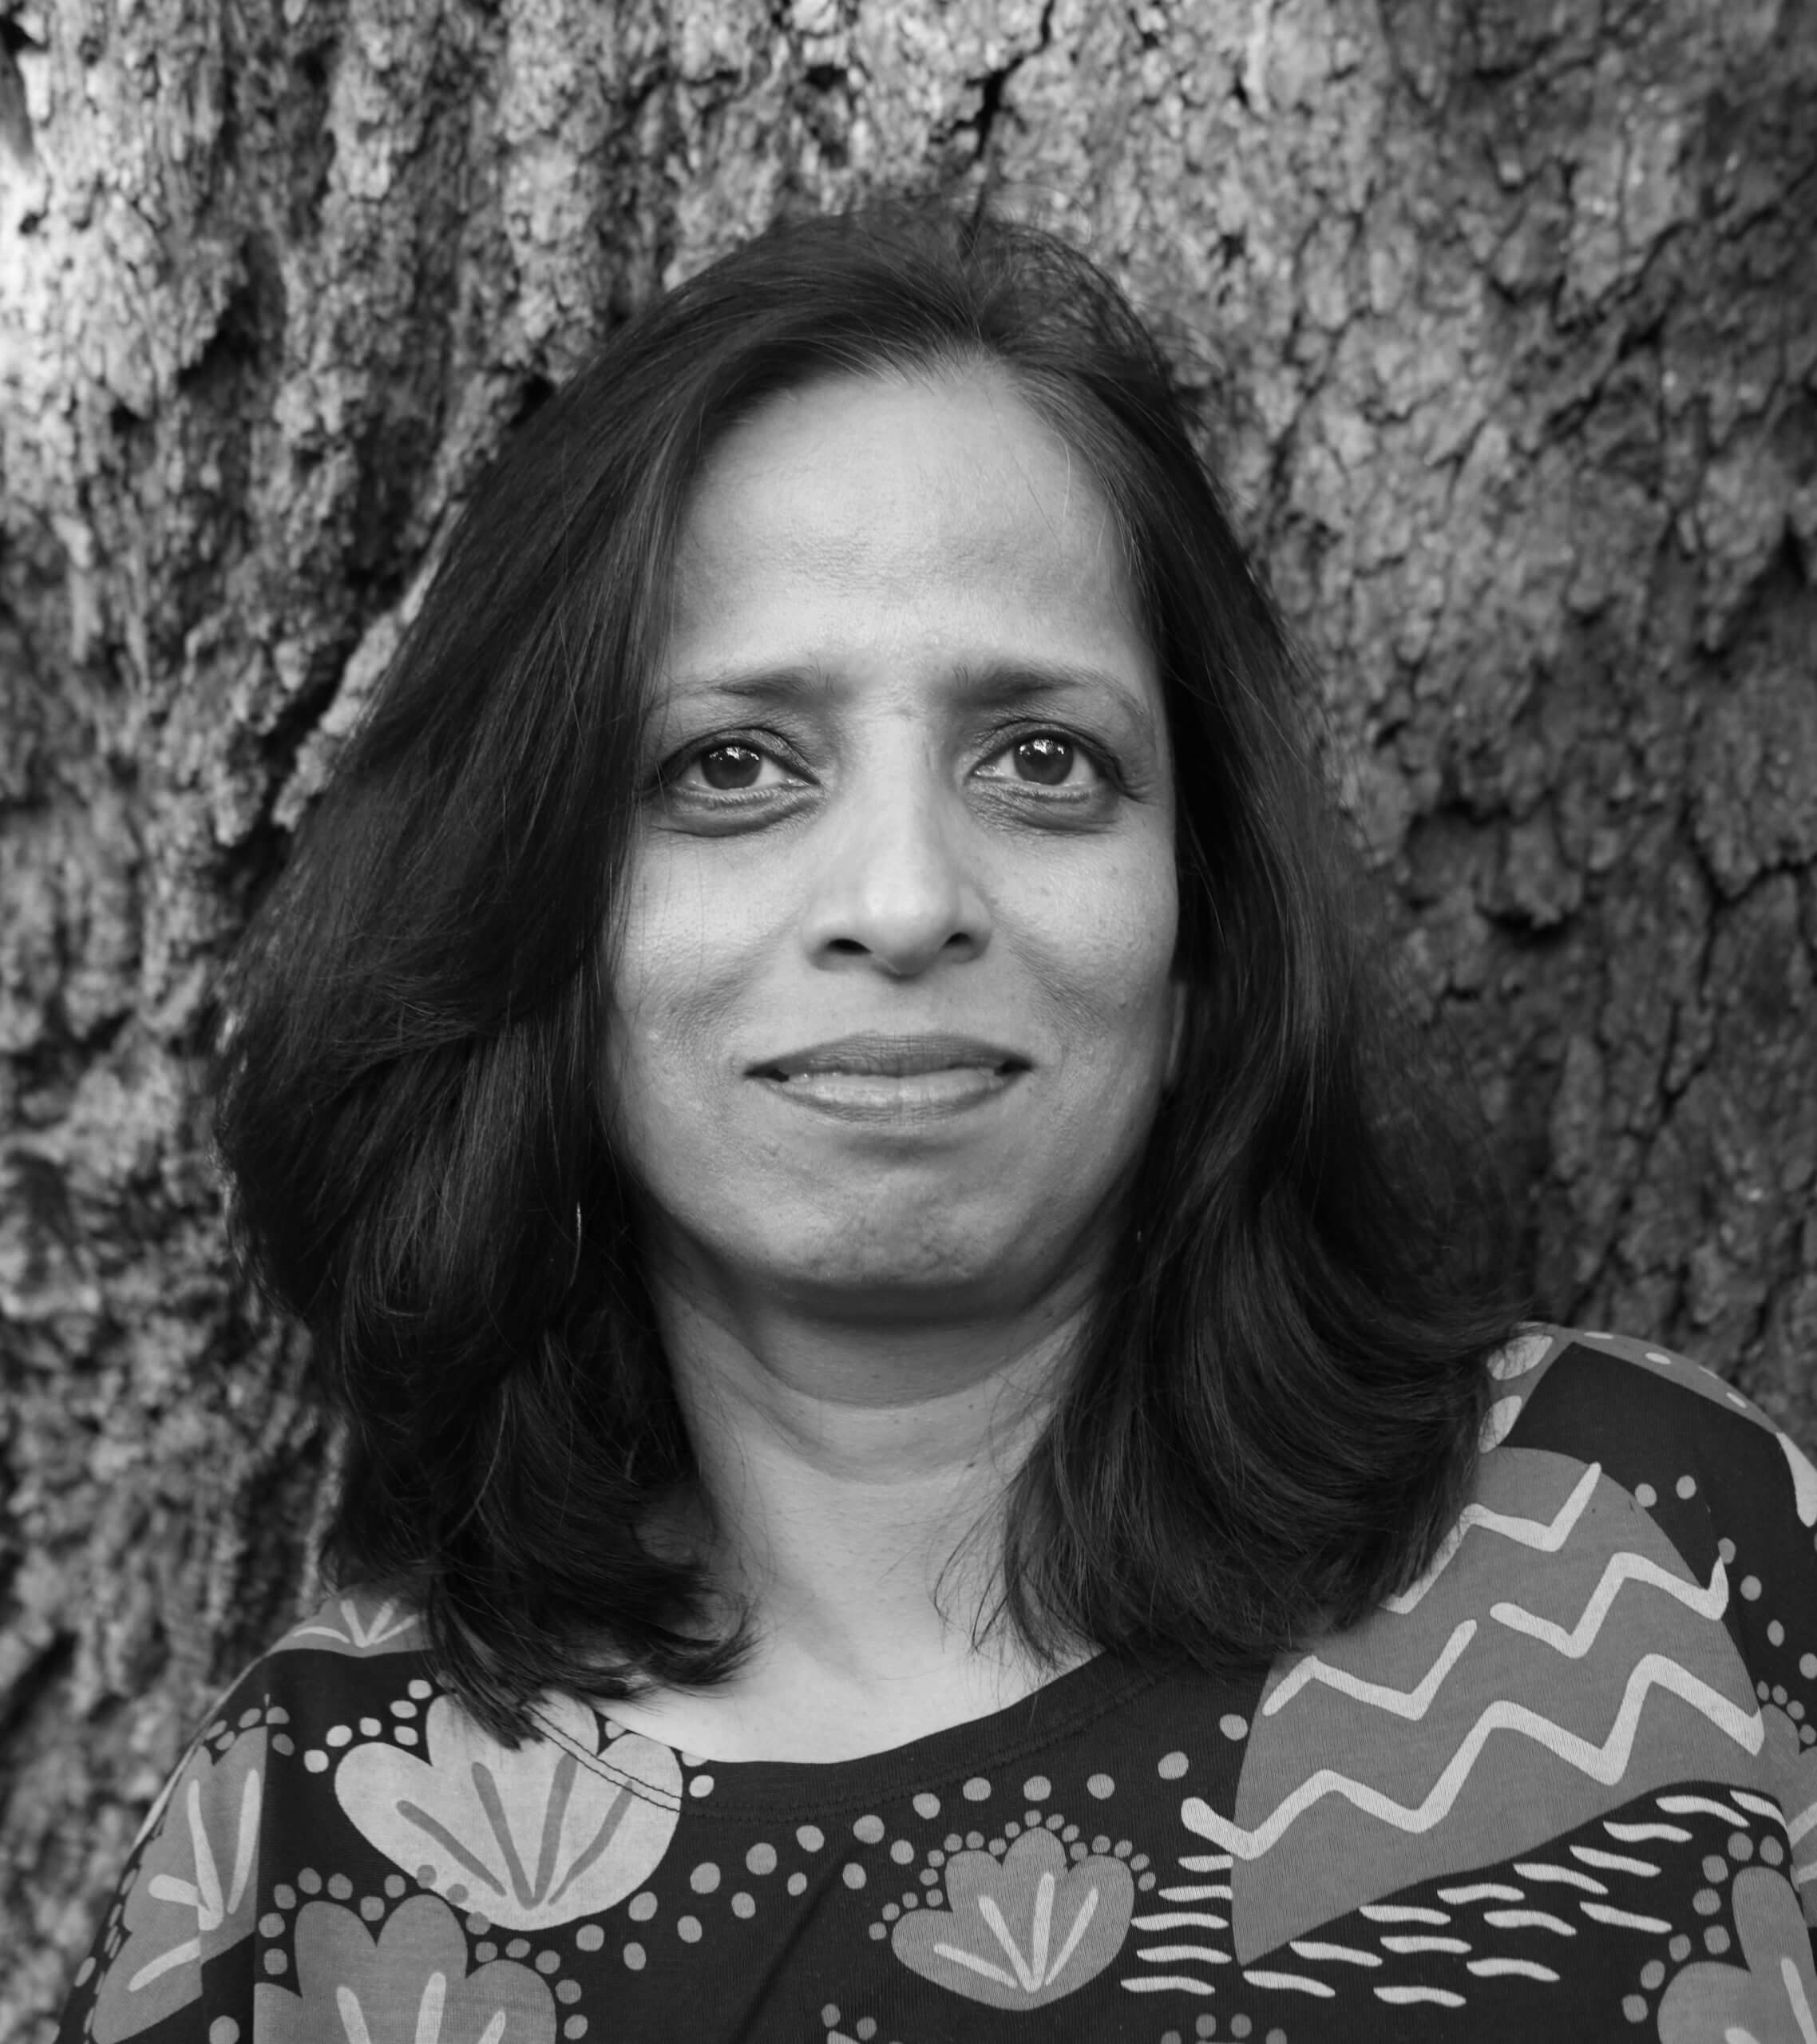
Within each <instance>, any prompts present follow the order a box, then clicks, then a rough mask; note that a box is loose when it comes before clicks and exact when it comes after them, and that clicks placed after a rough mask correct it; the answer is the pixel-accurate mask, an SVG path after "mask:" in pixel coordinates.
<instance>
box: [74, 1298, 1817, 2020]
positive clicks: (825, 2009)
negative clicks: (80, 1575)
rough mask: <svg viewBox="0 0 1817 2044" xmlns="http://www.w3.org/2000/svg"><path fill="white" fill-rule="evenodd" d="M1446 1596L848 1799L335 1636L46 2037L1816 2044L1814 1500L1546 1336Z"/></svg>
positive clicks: (955, 1741)
mask: <svg viewBox="0 0 1817 2044" xmlns="http://www.w3.org/2000/svg"><path fill="white" fill-rule="evenodd" d="M1491 1367H1492V1370H1493V1374H1494V1377H1495V1379H1496V1383H1495V1387H1494V1390H1495V1396H1494V1404H1493V1408H1492V1409H1491V1411H1490V1415H1489V1417H1488V1420H1487V1422H1486V1430H1485V1440H1484V1445H1485V1448H1486V1453H1485V1454H1484V1456H1483V1457H1482V1464H1481V1475H1480V1478H1479V1482H1478V1484H1477V1487H1476V1490H1475V1495H1474V1496H1473V1498H1472V1500H1471V1503H1469V1505H1468V1506H1467V1507H1466V1508H1465V1510H1464V1511H1463V1515H1462V1516H1461V1518H1460V1519H1459V1521H1458V1523H1457V1524H1456V1526H1455V1527H1454V1528H1453V1530H1452V1532H1451V1535H1450V1537H1449V1538H1448V1539H1447V1541H1446V1543H1445V1544H1444V1546H1443V1548H1442V1550H1441V1551H1440V1553H1439V1555H1438V1557H1437V1559H1436V1560H1435V1562H1434V1563H1433V1565H1432V1567H1431V1569H1430V1570H1429V1571H1427V1575H1425V1576H1424V1577H1423V1579H1421V1580H1420V1581H1419V1582H1418V1583H1415V1584H1414V1585H1413V1586H1411V1588H1409V1589H1408V1590H1406V1591H1404V1592H1403V1593H1402V1594H1400V1595H1399V1596H1396V1597H1395V1598H1391V1599H1390V1600H1389V1601H1388V1602H1387V1604H1386V1605H1384V1606H1383V1607H1381V1608H1380V1610H1377V1611H1376V1613H1374V1614H1372V1616H1371V1617H1370V1618H1369V1619H1368V1621H1367V1622H1365V1623H1364V1624H1363V1625H1361V1626H1358V1627H1357V1628H1356V1629H1355V1630H1353V1631H1352V1632H1349V1633H1348V1634H1343V1635H1340V1636H1339V1637H1336V1638H1332V1639H1330V1640H1326V1641H1323V1642H1320V1643H1319V1644H1318V1645H1317V1646H1316V1647H1315V1648H1313V1649H1312V1650H1310V1651H1307V1652H1304V1653H1301V1654H1294V1655H1292V1656H1289V1657H1285V1658H1283V1659H1281V1661H1280V1662H1277V1664H1276V1665H1275V1666H1274V1667H1273V1669H1271V1670H1269V1674H1268V1675H1267V1677H1266V1678H1265V1679H1256V1680H1252V1681H1249V1682H1223V1681H1213V1680H1211V1679H1209V1678H1206V1677H1205V1676H1203V1675H1201V1674H1197V1673H1196V1672H1194V1671H1193V1670H1190V1668H1184V1667H1182V1668H1176V1669H1174V1670H1161V1671H1156V1670H1152V1669H1150V1670H1141V1669H1138V1668H1135V1667H1133V1666H1126V1665H1123V1664H1122V1663H1121V1662H1118V1660H1117V1659H1115V1658H1114V1657H1111V1656H1108V1655H1106V1656H1101V1657H1100V1658H1099V1659H1097V1660H1095V1661H1093V1662H1089V1663H1087V1665H1086V1666H1083V1667H1082V1668H1079V1669H1076V1670H1073V1671H1071V1673H1069V1674H1065V1675H1063V1676H1061V1677H1059V1678H1057V1679H1056V1680H1055V1681H1054V1682H1051V1683H1050V1684H1049V1685H1047V1686H1046V1687H1045V1688H1043V1689H1041V1690H1039V1691H1038V1692H1037V1693H1035V1695H1034V1696H1032V1697H1028V1698H1027V1699H1026V1700H1024V1701H1023V1702H1021V1703H1019V1704H1017V1705H1015V1706H1014V1707H1013V1708H1011V1709H1007V1710H1004V1711H1001V1712H999V1713H996V1714H995V1715H994V1716H992V1717H988V1718H984V1719H982V1720H980V1721H977V1722H976V1723H973V1724H970V1725H960V1726H957V1727H956V1728H954V1729H951V1730H949V1731H944V1732H940V1733H936V1734H934V1735H933V1736H932V1737H928V1738H924V1739H920V1740H917V1741H915V1742H913V1743H912V1744H911V1745H908V1746H905V1747H902V1748H900V1749H897V1750H895V1751H893V1752H889V1753H878V1754H876V1755H873V1756H871V1757H867V1758H864V1759H861V1760H856V1761H843V1762H840V1763H837V1764H833V1765H802V1764H794V1763H788V1764H784V1763H774V1764H772V1763H762V1762H742V1763H738V1764H724V1763H719V1762H716V1761H711V1760H703V1759H700V1758H699V1757H695V1756H692V1755H690V1754H687V1753H678V1752H675V1751H674V1750H672V1749H671V1748H669V1747H667V1746H665V1745H660V1744H659V1743H657V1742H656V1741H654V1740H651V1739H648V1738H646V1737H642V1736H640V1735H639V1734H638V1733H632V1732H628V1731H627V1730H625V1729H623V1728H622V1727H621V1726H620V1725H616V1724H615V1723H614V1721H613V1720H612V1713H611V1708H610V1706H609V1705H600V1706H597V1707H596V1706H595V1705H593V1704H591V1703H589V1702H588V1701H584V1700H583V1699H581V1698H579V1697H551V1698H548V1699H546V1700H545V1701H544V1703H543V1704H542V1705H541V1706H540V1709H539V1722H540V1736H538V1737H536V1738H534V1739H532V1740H528V1741H525V1742H524V1743H523V1744H522V1745H519V1746H518V1747H517V1749H514V1750H513V1749H509V1748H507V1747H505V1745H501V1743H500V1742H499V1741H497V1740H495V1739H493V1738H492V1737H489V1735H488V1734H487V1733H485V1732H483V1731H481V1729H479V1728H478V1727H477V1725H475V1724H474V1723H473V1721H472V1720H471V1719H469V1717H467V1716H466V1715H465V1713H464V1712H463V1711H462V1710H461V1708H460V1706H459V1705H457V1703H456V1702H455V1701H454V1700H453V1697H450V1696H449V1695H448V1694H447V1693H445V1690H444V1689H442V1687H441V1685H440V1684H439V1683H438V1682H437V1678H436V1677H435V1674H434V1673H433V1669H432V1668H431V1666H430V1663H429V1662H428V1661H427V1659H426V1657H425V1655H424V1654H423V1652H422V1642H421V1640H420V1638H419V1635H418V1630H417V1627H416V1626H415V1623H414V1620H413V1618H412V1617H411V1615H410V1613H409V1612H408V1611H407V1610H402V1609H401V1608H400V1607H398V1606H397V1605H395V1604H394V1603H390V1602H386V1601H384V1600H383V1599H382V1598H374V1597H368V1596H358V1595H350V1596H346V1597H341V1598H335V1599H333V1600H331V1602H329V1603H328V1604H327V1606H324V1608H323V1610H320V1611H319V1612H318V1613H317V1614H315V1616H313V1617H312V1618H310V1619H308V1620H307V1622H305V1623H303V1624H302V1625H300V1626H298V1627H296V1629H295V1630H294V1631H292V1632H291V1633H290V1634H287V1636H286V1637H285V1638H283V1640H281V1641H280V1642H279V1643H278V1645H277V1646H275V1648H274V1649H273V1650H271V1653H269V1654H267V1655H266V1656H265V1658H263V1660H261V1661H259V1662H258V1663H257V1664H256V1665H255V1666H254V1667H253V1668H252V1669H251V1670H250V1671H249V1672H248V1673H247V1674H246V1675H245V1676H244V1677H243V1678H242V1679H241V1681H240V1682H239V1683H238V1684H237V1685H236V1687H235V1689H233V1691H232V1693H231V1694H230V1696H229V1697H228V1700H227V1701H226V1703H225V1704H224V1705H223V1707H222V1709H220V1713H219V1715H218V1716H217V1717H216V1718H215V1720H214V1721H213V1722H212V1723H211V1724H210V1725H208V1727H207V1728H206V1729H205V1730H204V1732H203V1733H202V1735H201V1737H200V1739H199V1740H198V1741H197V1743H196V1745H195V1747H194V1749H192V1751H191V1753H189V1755H188V1757H187V1758H186V1759H185V1761H184V1763H183V1765H182V1766H181V1767H180V1769H178V1771H177V1773H176V1777H175V1778H174V1779H173V1781H172V1783H171V1785H170V1786H169V1787H168V1789H167V1790H166V1791H165V1792H164V1796H163V1797H162V1798H161V1799H160V1802H159V1803H158V1804H157V1806H156V1808H154V1809H153V1811H152V1815H151V1817H150V1818H149V1820H148V1822H147V1824H146V1827H145V1829H144V1833H143V1834H142V1836H141V1840H140V1842H139V1844H137V1847H136V1848H135V1849H134V1852H133V1857H132V1859H131V1860H130V1861H129V1865H128V1868H127V1871H126V1873H125V1878H124V1880H122V1882H121V1886H120V1888H119V1890H118V1891H117V1894H116V1895H115V1896H114V1898H113V1901H112V1903H110V1905H109V1907H108V1909H107V1911H106V1913H105V1917H104V1919H103V1921H102V1924H101V1931H100V1935H99V1936H98V1938H97V1941H96V1944H95V1948H94V1951H93V1954H92V1955H91V1956H90V1957H89V1959H88V1960H87V1962H86V1963H85V1965H84V1966H83V1967H82V1969H81V1974H80V1975H79V1978H78V1983H77V1991H76V1993H75V1995H74V1998H73V2000H72V2002H71V2003H70V2005H69V2010H68V2012H67V2014H66V2015H65V2020H64V2026H63V2030H62V2033H61V2037H62V2044H89V2040H91V2039H92V2040H93V2044H129V2040H133V2041H134V2044H203V2040H204V2039H206V2040H207V2044H557V2040H561V2044H645V2041H646V2040H650V2041H651V2044H654V2040H659V2039H667V2038H677V2039H681V2038H685V2039H687V2040H689V2044H697V2041H698V2044H706V2040H726V2044H731V2040H743V2039H747V2038H755V2039H771V2038H774V2039H777V2040H778V2044H853V2040H857V2044H1001V2040H1004V2039H1006V2038H1009V2039H1022V2038H1027V2039H1029V2040H1039V2044H1061V2040H1067V2041H1068V2044H1111V2040H1123V2039H1127V2040H1130V2044H1196V2040H1197V2039H1200V2038H1237V2039H1241V2038H1247V2039H1250V2040H1252V2041H1253V2044H1339V2041H1340V2040H1341V2044H1378V2041H1381V2040H1400V2039H1403V2038H1427V2037H1435V2038H1437V2037H1446V2038H1469V2039H1471V2040H1472V2044H1499V2040H1507V2041H1508V2044H1514V2040H1516V2039H1518V2040H1521V2044H1530V2040H1532V2039H1534V2038H1545V2039H1546V2041H1547V2044H1573V2040H1583V2044H1591V2040H1594V2044H1606V2040H1609V2039H1611V2038H1625V2037H1633V2038H1644V2039H1657V2040H1659V2044H1735V2040H1737V2039H1742V2038H1745V2039H1752V2040H1753V2044H1817V1974H1814V1972H1813V1969H1812V1961H1811V1941H1810V1938H1809V1935H1808V1933H1807V1927H1806V1919H1807V1915H1817V1907H1813V1905H1814V1904H1817V1727H1814V1725H1813V1715H1814V1714H1817V1544H1814V1529H1817V1468H1813V1467H1812V1465H1811V1463H1810V1462H1809V1461H1807V1460H1806V1458H1805V1456H1803V1454H1802V1453H1801V1452H1800V1451H1799V1449H1798V1448H1796V1447H1795V1445H1794V1444H1793V1443H1792V1442H1791V1440H1789V1439H1788V1438H1787V1436H1784V1435H1783V1434H1782V1433H1780V1432H1778V1431H1777V1430H1776V1429H1775V1428H1774V1427H1773V1426H1772V1425H1771V1424H1770V1422H1769V1421H1768V1420H1767V1419H1766V1418H1765V1417H1764V1416H1763V1415H1762V1414H1761V1413H1760V1412H1759V1411H1758V1410H1757V1409H1756V1408H1754V1407H1753V1406H1752V1405H1751V1404H1748V1401H1747V1400H1744V1398H1742V1397H1741V1396H1740V1394H1739V1393H1737V1392H1734V1391H1732V1390H1731V1389H1730V1388H1728V1386H1727V1385H1726V1384H1723V1383H1722V1382H1721V1381H1720V1380H1719V1379H1717V1378H1716V1377H1713V1376H1712V1375H1711V1374H1710V1373H1708V1371H1705V1370H1703V1369H1699V1368H1698V1367H1697V1366H1696V1365H1694V1364H1692V1363H1689V1362H1687V1361H1684V1359H1683V1358H1682V1357H1678V1356H1675V1355H1669V1354H1668V1353H1666V1352H1665V1351H1664V1350H1661V1349H1655V1348H1652V1347H1649V1346H1647V1345H1645V1344H1641V1343H1638V1342H1633V1341H1625V1340H1622V1339H1618V1338H1616V1337H1610V1336H1607V1335H1601V1334H1578V1333H1568V1332H1566V1331H1564V1330H1561V1329H1543V1330H1534V1331H1533V1332H1530V1333H1527V1334H1526V1335H1524V1336H1523V1337H1522V1338H1521V1339H1520V1340H1519V1341H1517V1342H1516V1343H1514V1345H1513V1346H1512V1347H1511V1348H1510V1349H1508V1350H1507V1351H1506V1352H1505V1353H1503V1354H1502V1355H1501V1356H1499V1357H1497V1358H1496V1359H1495V1361H1494V1364H1493V1365H1492V1366H1491Z"/></svg>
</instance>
